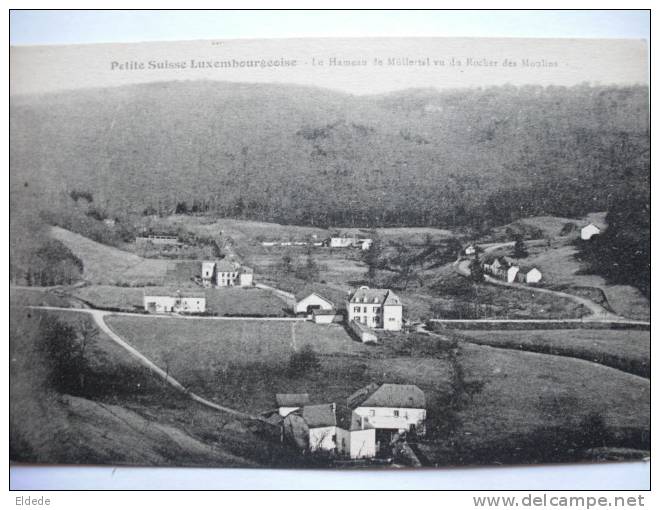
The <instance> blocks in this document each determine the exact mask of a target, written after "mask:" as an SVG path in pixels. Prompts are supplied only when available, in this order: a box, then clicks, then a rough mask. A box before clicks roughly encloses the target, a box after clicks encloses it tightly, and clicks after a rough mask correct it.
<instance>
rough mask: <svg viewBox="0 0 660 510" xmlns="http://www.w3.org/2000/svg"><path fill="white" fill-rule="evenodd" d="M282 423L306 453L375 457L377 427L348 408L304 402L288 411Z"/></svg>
mask: <svg viewBox="0 0 660 510" xmlns="http://www.w3.org/2000/svg"><path fill="white" fill-rule="evenodd" d="M282 426H283V431H284V437H285V438H286V439H288V440H289V441H291V442H292V443H293V444H295V445H296V446H297V447H298V448H300V449H301V450H303V451H306V452H310V453H318V452H326V453H329V454H337V455H338V456H340V457H345V458H348V459H370V458H373V457H375V456H376V450H377V448H376V429H375V428H374V427H373V426H371V425H370V424H369V423H368V422H367V421H366V420H365V419H364V418H363V417H361V416H359V415H358V414H356V413H355V412H353V410H351V409H349V408H347V407H342V408H339V409H337V406H336V405H335V404H334V403H331V404H319V405H305V406H302V407H301V408H298V409H295V410H292V411H290V412H288V413H287V414H286V415H285V417H284V421H283V423H282Z"/></svg>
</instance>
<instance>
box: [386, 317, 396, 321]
mask: <svg viewBox="0 0 660 510" xmlns="http://www.w3.org/2000/svg"><path fill="white" fill-rule="evenodd" d="M387 320H388V321H390V322H394V321H395V320H396V319H395V318H394V317H390V318H389V319H387Z"/></svg>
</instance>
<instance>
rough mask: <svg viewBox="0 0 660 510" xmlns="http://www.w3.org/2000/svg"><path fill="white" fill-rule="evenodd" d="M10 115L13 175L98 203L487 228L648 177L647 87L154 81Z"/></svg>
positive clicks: (131, 208) (585, 207)
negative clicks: (382, 90) (392, 89)
mask: <svg viewBox="0 0 660 510" xmlns="http://www.w3.org/2000/svg"><path fill="white" fill-rule="evenodd" d="M101 97H102V99H101ZM147 106H148V107H147ZM10 114H11V128H12V132H13V133H20V136H14V137H12V140H11V147H10V149H11V150H10V157H11V163H12V171H13V172H14V175H15V176H16V181H17V182H18V183H23V182H25V183H26V184H27V183H29V184H30V185H32V184H33V183H34V182H37V181H39V182H43V184H44V188H45V189H46V190H50V189H78V190H90V191H92V192H93V195H94V196H93V199H94V206H95V207H96V208H99V207H100V206H99V204H103V211H108V213H109V214H123V213H128V212H131V213H135V214H145V215H152V214H159V215H169V214H173V213H177V212H178V213H181V214H213V215H219V216H223V217H232V218H240V219H253V220H260V221H275V222H279V223H289V224H300V225H315V226H322V227H327V226H337V227H353V226H359V227H369V226H403V225H406V226H447V227H457V226H473V227H483V226H487V225H489V224H490V225H494V224H502V223H508V222H510V221H512V220H515V219H517V218H520V217H524V216H527V215H530V214H554V215H562V216H580V215H583V214H585V213H586V212H590V211H594V210H607V209H608V208H609V206H610V205H611V201H612V196H613V191H615V190H616V189H617V188H618V187H620V186H622V185H623V184H624V183H630V182H632V183H635V184H636V185H638V186H639V189H644V188H645V187H648V185H649V116H648V88H647V87H643V86H630V87H614V86H593V87H592V86H588V85H580V86H575V87H545V88H544V87H538V86H528V87H513V86H503V87H492V88H486V89H464V90H455V91H446V92H438V91H434V90H421V91H402V92H398V93H395V94H389V95H386V96H374V97H354V96H348V95H344V94H340V93H335V92H331V91H326V90H320V89H314V88H306V87H294V86H284V85H257V84H230V83H217V82H185V83H183V82H182V83H156V84H147V85H131V86H126V87H119V88H116V89H107V90H104V91H103V93H102V94H101V93H100V92H99V91H88V92H85V91H81V92H76V93H75V94H72V93H61V94H53V95H46V96H42V97H39V98H36V97H35V98H32V97H26V98H19V99H17V100H15V101H12V105H11V111H10ZM72 118H75V119H76V122H70V119H72ZM156 126H157V128H156ZM47 195H48V194H46V197H45V199H44V203H45V204H46V205H48V202H49V200H50V198H49V197H48V196H47ZM86 199H87V197H86V196H84V194H78V196H77V201H78V202H80V201H85V200H86Z"/></svg>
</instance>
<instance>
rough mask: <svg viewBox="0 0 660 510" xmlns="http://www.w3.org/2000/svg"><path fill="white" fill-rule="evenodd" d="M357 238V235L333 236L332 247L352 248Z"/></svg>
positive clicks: (331, 239)
mask: <svg viewBox="0 0 660 510" xmlns="http://www.w3.org/2000/svg"><path fill="white" fill-rule="evenodd" d="M355 243H357V239H356V238H355V237H331V238H330V248H350V247H351V246H355Z"/></svg>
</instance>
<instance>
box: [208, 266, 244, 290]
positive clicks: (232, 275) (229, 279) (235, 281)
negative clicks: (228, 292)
mask: <svg viewBox="0 0 660 510" xmlns="http://www.w3.org/2000/svg"><path fill="white" fill-rule="evenodd" d="M253 281H254V271H252V268H249V267H247V266H242V265H240V264H239V263H238V262H232V261H230V260H224V259H223V260H220V261H217V262H215V261H204V262H202V286H203V287H206V288H211V287H252V284H253Z"/></svg>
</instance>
